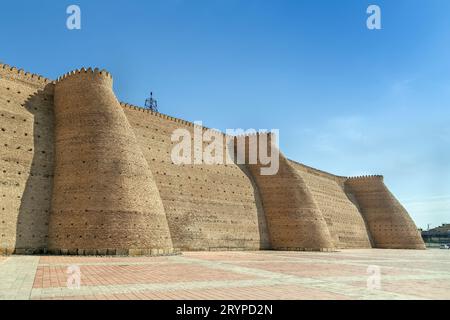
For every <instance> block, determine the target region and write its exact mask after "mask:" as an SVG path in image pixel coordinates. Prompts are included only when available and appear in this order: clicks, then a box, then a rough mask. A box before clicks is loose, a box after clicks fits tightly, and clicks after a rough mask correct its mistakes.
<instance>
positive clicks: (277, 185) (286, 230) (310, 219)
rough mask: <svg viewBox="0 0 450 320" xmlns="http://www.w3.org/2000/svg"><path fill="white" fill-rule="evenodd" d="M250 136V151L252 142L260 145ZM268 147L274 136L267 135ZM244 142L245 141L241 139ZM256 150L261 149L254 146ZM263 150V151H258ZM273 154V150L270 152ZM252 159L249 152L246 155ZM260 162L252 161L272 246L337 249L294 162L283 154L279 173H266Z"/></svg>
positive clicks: (280, 248) (278, 247)
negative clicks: (262, 170) (268, 136)
mask: <svg viewBox="0 0 450 320" xmlns="http://www.w3.org/2000/svg"><path fill="white" fill-rule="evenodd" d="M260 138H261V136H260V135H257V140H252V138H250V137H244V138H242V137H241V138H238V139H237V141H239V140H240V139H244V140H245V144H246V151H247V152H248V146H249V145H251V144H255V143H256V144H257V145H258V146H260V142H259V139H260ZM266 140H267V143H268V148H267V149H268V150H271V147H272V145H271V142H270V141H271V138H267V139H266ZM241 143H242V142H241ZM253 148H254V149H253V150H259V149H258V147H253ZM258 153H259V151H258ZM269 153H270V151H269ZM246 157H247V159H248V155H247V156H246ZM262 167H264V166H263V165H261V164H260V161H259V159H258V164H253V165H252V164H249V165H248V168H249V170H250V172H251V173H252V176H253V177H254V179H255V181H256V183H257V185H258V189H259V192H260V194H261V199H262V203H263V207H264V211H265V213H266V219H267V226H268V230H269V234H270V239H271V244H272V248H273V249H276V250H311V251H328V250H334V248H335V247H334V244H333V241H332V239H331V236H330V232H329V230H328V226H327V224H326V222H325V219H324V217H323V215H322V213H321V211H320V209H319V207H318V206H317V204H316V202H315V200H314V197H313V195H312V193H311V192H310V190H309V188H308V186H307V184H306V182H305V180H304V179H303V177H302V176H301V175H300V174H299V173H298V172H297V170H296V169H295V168H294V166H293V165H292V163H291V162H290V161H289V160H288V159H286V158H285V157H284V155H283V154H281V153H280V155H279V170H278V172H277V173H276V174H275V175H264V174H262V172H261V168H262Z"/></svg>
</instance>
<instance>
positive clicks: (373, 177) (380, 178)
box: [347, 175, 384, 183]
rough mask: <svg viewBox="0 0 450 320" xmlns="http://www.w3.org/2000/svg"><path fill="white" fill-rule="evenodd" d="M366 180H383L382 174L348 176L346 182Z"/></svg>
mask: <svg viewBox="0 0 450 320" xmlns="http://www.w3.org/2000/svg"><path fill="white" fill-rule="evenodd" d="M367 180H380V181H383V180H384V176H382V175H366V176H356V177H348V178H347V182H350V183H351V182H359V181H367Z"/></svg>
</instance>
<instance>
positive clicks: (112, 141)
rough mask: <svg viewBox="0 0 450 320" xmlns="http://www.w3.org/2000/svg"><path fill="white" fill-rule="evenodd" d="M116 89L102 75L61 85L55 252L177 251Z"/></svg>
mask: <svg viewBox="0 0 450 320" xmlns="http://www.w3.org/2000/svg"><path fill="white" fill-rule="evenodd" d="M112 83H113V80H112V77H111V75H110V74H109V73H108V72H106V71H100V70H98V69H95V70H92V69H87V70H86V69H81V70H77V71H73V72H70V73H68V74H66V75H65V76H63V77H61V78H59V79H58V80H57V81H56V84H55V94H54V104H55V172H54V186H53V199H52V210H51V215H50V224H49V251H50V252H51V253H56V254H58V253H61V254H86V255H93V254H109V255H141V254H145V255H147V254H167V253H170V252H172V250H173V248H172V241H171V238H170V233H169V228H168V224H167V219H166V215H165V212H164V207H163V204H162V201H161V198H160V195H159V191H158V189H157V186H156V184H155V181H154V179H153V175H152V173H151V171H150V169H149V166H148V164H147V162H146V160H145V158H144V156H143V154H142V151H141V150H140V147H139V145H138V143H137V141H136V137H135V135H134V133H133V130H132V128H131V126H130V124H129V123H128V120H127V118H126V116H125V114H124V112H123V109H122V108H121V106H120V104H119V102H118V101H117V99H116V97H115V95H114V92H113V90H112Z"/></svg>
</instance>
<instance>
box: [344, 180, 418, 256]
mask: <svg viewBox="0 0 450 320" xmlns="http://www.w3.org/2000/svg"><path fill="white" fill-rule="evenodd" d="M345 189H346V192H347V193H349V194H351V195H353V196H354V198H355V200H356V202H357V204H358V206H359V208H360V211H361V214H362V216H363V217H364V219H365V220H366V224H367V226H368V229H369V232H370V235H371V237H372V241H373V245H374V247H375V248H382V249H425V244H424V242H423V240H422V237H421V235H420V232H419V231H418V229H417V227H416V225H415V223H414V221H413V220H412V219H411V217H410V216H409V214H408V212H407V211H406V209H405V208H404V207H403V206H402V205H401V204H400V202H399V201H398V200H397V199H396V198H395V197H394V195H393V194H392V193H391V192H390V191H389V189H388V188H387V187H386V185H385V184H384V178H383V176H364V177H356V178H349V179H348V180H347V181H346V182H345Z"/></svg>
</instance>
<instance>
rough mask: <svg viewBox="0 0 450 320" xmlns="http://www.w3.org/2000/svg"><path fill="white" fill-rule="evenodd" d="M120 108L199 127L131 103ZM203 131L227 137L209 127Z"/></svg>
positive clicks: (187, 125)
mask: <svg viewBox="0 0 450 320" xmlns="http://www.w3.org/2000/svg"><path fill="white" fill-rule="evenodd" d="M120 106H121V107H122V108H124V109H128V110H134V111H140V112H142V113H145V114H146V115H150V116H154V117H158V118H160V119H162V120H167V121H171V122H174V123H178V124H180V125H182V126H186V127H192V128H194V127H196V126H197V124H195V123H194V122H191V121H187V120H183V119H180V118H176V117H172V116H169V115H167V114H164V113H160V112H154V111H152V110H150V109H146V108H143V107H139V106H136V105H133V104H130V103H125V102H120ZM202 129H203V131H206V130H211V131H214V132H216V133H218V134H221V135H223V136H226V135H225V134H224V133H223V132H221V131H219V130H216V129H211V128H208V127H205V126H202Z"/></svg>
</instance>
